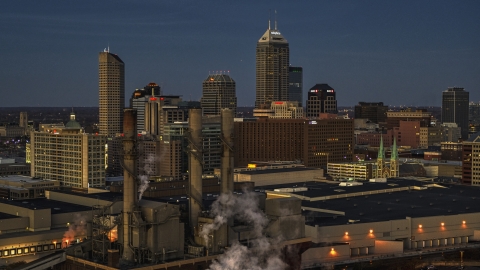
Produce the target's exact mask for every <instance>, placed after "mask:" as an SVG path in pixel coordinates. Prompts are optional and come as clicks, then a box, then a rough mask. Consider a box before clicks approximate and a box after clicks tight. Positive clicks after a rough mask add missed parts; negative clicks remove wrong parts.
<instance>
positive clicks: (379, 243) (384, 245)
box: [371, 240, 403, 254]
mask: <svg viewBox="0 0 480 270" xmlns="http://www.w3.org/2000/svg"><path fill="white" fill-rule="evenodd" d="M371 250H372V252H373V253H375V254H398V253H403V241H383V240H375V248H374V249H371Z"/></svg>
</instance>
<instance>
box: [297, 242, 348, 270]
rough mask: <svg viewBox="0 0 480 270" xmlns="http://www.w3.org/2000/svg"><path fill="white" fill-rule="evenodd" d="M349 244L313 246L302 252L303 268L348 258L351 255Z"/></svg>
mask: <svg viewBox="0 0 480 270" xmlns="http://www.w3.org/2000/svg"><path fill="white" fill-rule="evenodd" d="M350 253H351V251H350V246H349V245H335V246H325V247H311V248H309V249H307V250H306V251H305V252H303V253H302V269H304V268H307V267H308V268H311V267H321V266H322V265H323V264H324V263H329V262H335V261H341V260H348V259H349V258H350V256H351V254H350Z"/></svg>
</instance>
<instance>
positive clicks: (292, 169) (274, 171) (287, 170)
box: [235, 167, 321, 175]
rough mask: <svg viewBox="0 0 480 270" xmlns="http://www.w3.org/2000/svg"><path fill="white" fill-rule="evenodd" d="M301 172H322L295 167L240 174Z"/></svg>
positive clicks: (257, 170) (315, 169)
mask: <svg viewBox="0 0 480 270" xmlns="http://www.w3.org/2000/svg"><path fill="white" fill-rule="evenodd" d="M301 171H321V169H317V168H306V167H294V168H281V169H252V170H251V171H239V172H235V173H238V174H250V175H255V174H268V173H285V172H301Z"/></svg>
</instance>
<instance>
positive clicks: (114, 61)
mask: <svg viewBox="0 0 480 270" xmlns="http://www.w3.org/2000/svg"><path fill="white" fill-rule="evenodd" d="M98 90H99V91H98V92H99V93H98V94H99V117H100V119H99V126H98V127H99V131H100V134H102V135H106V136H108V137H114V136H115V134H117V133H121V132H122V125H123V109H124V107H125V64H124V63H123V61H122V59H120V57H118V55H116V54H112V53H110V52H109V50H107V49H106V50H104V51H103V52H100V54H99V56H98Z"/></svg>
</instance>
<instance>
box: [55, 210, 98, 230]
mask: <svg viewBox="0 0 480 270" xmlns="http://www.w3.org/2000/svg"><path fill="white" fill-rule="evenodd" d="M60 207H61V206H60ZM54 211H55V210H54ZM92 214H93V213H92V211H80V212H70V213H61V214H52V229H53V228H62V227H63V228H66V230H67V229H68V225H69V224H73V223H75V222H76V221H78V222H80V221H82V222H85V223H84V225H85V228H86V226H87V224H86V222H87V221H91V220H92V219H93V217H92Z"/></svg>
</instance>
